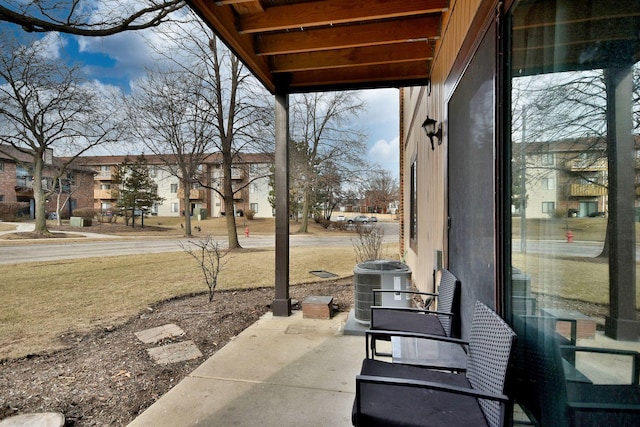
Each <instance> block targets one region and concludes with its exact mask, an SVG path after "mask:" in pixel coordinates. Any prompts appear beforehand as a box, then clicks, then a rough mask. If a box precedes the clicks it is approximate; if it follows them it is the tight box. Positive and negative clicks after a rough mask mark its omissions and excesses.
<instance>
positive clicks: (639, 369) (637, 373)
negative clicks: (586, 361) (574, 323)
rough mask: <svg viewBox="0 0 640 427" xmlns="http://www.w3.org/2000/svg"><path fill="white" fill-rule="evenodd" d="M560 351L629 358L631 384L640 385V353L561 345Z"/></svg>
mask: <svg viewBox="0 0 640 427" xmlns="http://www.w3.org/2000/svg"><path fill="white" fill-rule="evenodd" d="M560 350H561V351H562V350H564V351H569V352H572V353H574V354H575V353H576V352H585V353H598V354H611V355H616V356H629V357H631V358H632V360H633V366H632V368H631V384H635V385H638V384H640V353H638V352H637V351H634V350H622V349H617V348H601V347H584V346H574V345H561V346H560Z"/></svg>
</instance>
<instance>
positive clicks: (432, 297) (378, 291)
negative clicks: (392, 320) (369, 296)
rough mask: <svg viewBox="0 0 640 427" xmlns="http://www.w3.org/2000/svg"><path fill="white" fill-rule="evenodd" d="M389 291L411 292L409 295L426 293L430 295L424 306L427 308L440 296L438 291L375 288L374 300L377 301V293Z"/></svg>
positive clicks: (397, 292)
mask: <svg viewBox="0 0 640 427" xmlns="http://www.w3.org/2000/svg"><path fill="white" fill-rule="evenodd" d="M387 293H394V294H409V295H424V296H428V297H429V298H426V299H425V300H424V306H425V308H429V307H430V306H431V304H433V302H434V301H435V299H436V298H437V297H438V294H437V293H433V292H422V291H414V290H411V289H403V290H395V289H374V290H373V302H374V303H375V302H376V295H377V294H387Z"/></svg>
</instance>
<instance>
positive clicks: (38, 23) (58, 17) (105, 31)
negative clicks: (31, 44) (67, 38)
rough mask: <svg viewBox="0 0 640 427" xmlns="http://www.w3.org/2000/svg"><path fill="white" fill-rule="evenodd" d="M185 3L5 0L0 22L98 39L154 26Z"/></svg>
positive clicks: (0, 6)
mask: <svg viewBox="0 0 640 427" xmlns="http://www.w3.org/2000/svg"><path fill="white" fill-rule="evenodd" d="M185 4H186V2H185V1H184V0H164V1H162V0H145V1H135V2H123V1H117V0H106V1H105V0H102V1H100V2H93V3H92V2H86V1H82V0H62V1H48V0H32V1H21V0H5V1H4V2H2V3H1V4H0V21H4V22H9V23H12V24H16V25H19V26H20V27H22V29H23V30H24V31H27V32H35V33H44V32H52V31H53V32H60V33H67V34H75V35H79V36H93V37H99V36H108V35H112V34H116V33H121V32H123V31H133V30H141V29H145V28H151V27H156V26H158V25H160V24H161V23H163V22H166V21H167V20H168V19H169V15H170V14H171V13H172V12H175V11H177V10H179V9H181V8H182V7H184V6H185Z"/></svg>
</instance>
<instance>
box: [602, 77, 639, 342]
mask: <svg viewBox="0 0 640 427" xmlns="http://www.w3.org/2000/svg"><path fill="white" fill-rule="evenodd" d="M632 74H633V73H632V69H631V66H628V67H625V66H621V67H618V68H615V67H612V68H608V69H606V70H605V74H604V75H605V82H606V88H607V145H608V147H607V150H608V152H609V168H608V169H609V177H608V180H609V224H608V226H609V233H608V236H607V238H609V242H608V243H609V245H610V246H609V300H610V302H609V316H607V317H606V319H605V334H606V335H607V336H609V337H611V338H613V339H617V340H628V341H636V340H637V339H638V337H639V333H640V322H638V321H637V320H636V232H635V215H634V203H633V201H634V200H635V197H636V194H635V164H634V159H635V156H634V139H633V134H632V119H631V111H632V108H631V106H632V102H633V101H632V94H633V80H632Z"/></svg>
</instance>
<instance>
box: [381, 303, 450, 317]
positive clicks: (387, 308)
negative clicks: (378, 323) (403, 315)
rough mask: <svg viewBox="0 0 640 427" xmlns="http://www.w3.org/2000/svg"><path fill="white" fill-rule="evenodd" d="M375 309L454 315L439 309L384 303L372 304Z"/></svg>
mask: <svg viewBox="0 0 640 427" xmlns="http://www.w3.org/2000/svg"><path fill="white" fill-rule="evenodd" d="M374 310H395V311H406V312H411V311H413V312H415V313H426V314H439V315H442V316H449V317H453V313H450V312H448V311H437V310H426V309H424V308H412V307H387V306H384V305H372V306H371V311H374Z"/></svg>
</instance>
